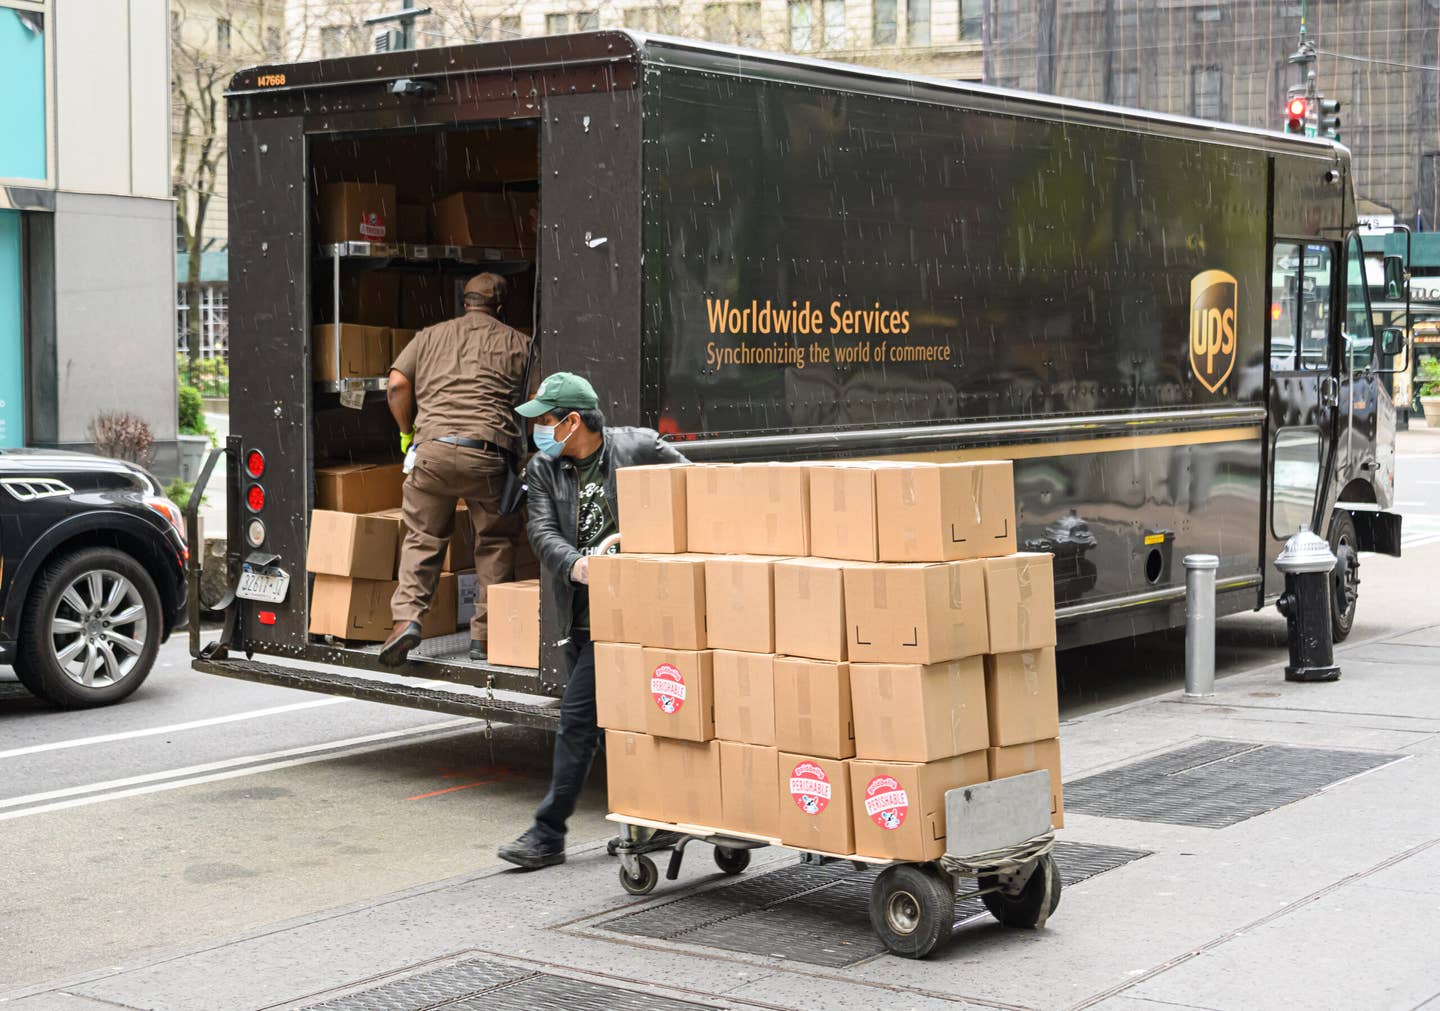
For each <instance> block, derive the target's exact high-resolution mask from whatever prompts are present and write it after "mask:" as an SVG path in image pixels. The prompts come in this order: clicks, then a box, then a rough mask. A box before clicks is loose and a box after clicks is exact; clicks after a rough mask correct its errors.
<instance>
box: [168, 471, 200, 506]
mask: <svg viewBox="0 0 1440 1011" xmlns="http://www.w3.org/2000/svg"><path fill="white" fill-rule="evenodd" d="M194 490H195V486H194V485H193V484H191V483H190V482H189V481H182V480H180V478H178V477H177V478H176V479H175V480H173V481H171V482H170V483H169V484H168V485H166V487H165V497H166V498H168V499H169V500H170V501H171V502H174V503H175V504H176V505H177V506H179V507H180V508H181V509H184V508H185V507H186V506H188V505H189V504H190V493H191V492H192V491H194Z"/></svg>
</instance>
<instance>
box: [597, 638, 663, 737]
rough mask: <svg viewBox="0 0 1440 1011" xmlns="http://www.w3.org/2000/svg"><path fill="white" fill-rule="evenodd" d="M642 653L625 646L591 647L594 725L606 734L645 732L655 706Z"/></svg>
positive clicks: (629, 644)
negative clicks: (593, 679)
mask: <svg viewBox="0 0 1440 1011" xmlns="http://www.w3.org/2000/svg"><path fill="white" fill-rule="evenodd" d="M643 650H644V647H642V646H636V645H634V644H633V643H628V642H597V643H596V644H595V722H596V723H598V724H599V725H600V726H602V727H604V728H605V729H606V730H633V731H636V732H640V733H643V732H644V730H645V727H646V725H647V722H648V720H649V711H650V710H651V709H653V708H654V707H655V703H654V701H653V700H652V699H651V697H650V672H649V670H647V669H646V667H645V657H644V655H643Z"/></svg>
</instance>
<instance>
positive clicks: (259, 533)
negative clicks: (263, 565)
mask: <svg viewBox="0 0 1440 1011" xmlns="http://www.w3.org/2000/svg"><path fill="white" fill-rule="evenodd" d="M245 543H246V544H248V545H250V546H251V547H252V548H258V547H259V546H260V545H262V544H264V543H265V524H264V523H262V522H261V521H260V520H259V519H258V518H256V519H252V520H251V521H250V522H249V523H247V524H245Z"/></svg>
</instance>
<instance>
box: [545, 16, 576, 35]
mask: <svg viewBox="0 0 1440 1011" xmlns="http://www.w3.org/2000/svg"><path fill="white" fill-rule="evenodd" d="M569 30H570V15H569V14H546V15H545V34H546V35H564V34H565V33H566V32H568V31H569Z"/></svg>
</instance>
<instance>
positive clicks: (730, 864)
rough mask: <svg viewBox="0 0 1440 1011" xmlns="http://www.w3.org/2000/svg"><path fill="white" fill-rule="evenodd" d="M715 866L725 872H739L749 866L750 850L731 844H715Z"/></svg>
mask: <svg viewBox="0 0 1440 1011" xmlns="http://www.w3.org/2000/svg"><path fill="white" fill-rule="evenodd" d="M715 866H716V867H719V868H720V869H721V870H722V871H724V872H725V873H726V874H741V873H743V872H744V870H745V868H747V867H749V866H750V851H749V850H748V849H740V848H736V847H732V846H716V847H715Z"/></svg>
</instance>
